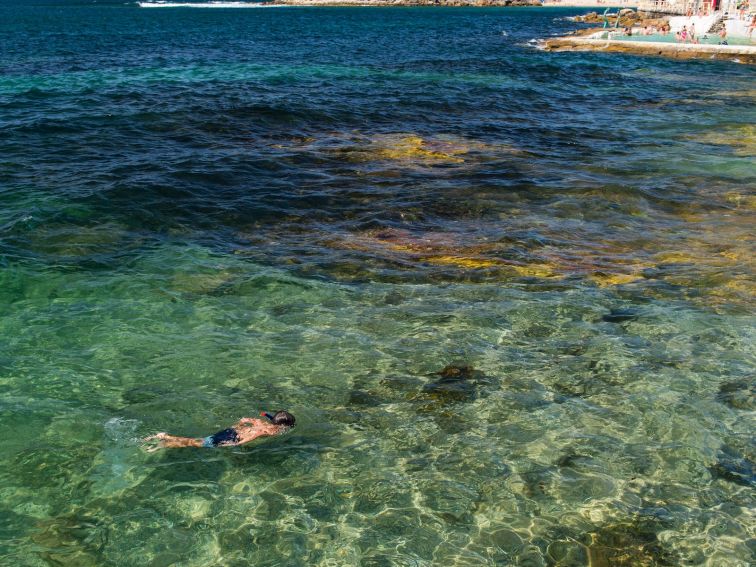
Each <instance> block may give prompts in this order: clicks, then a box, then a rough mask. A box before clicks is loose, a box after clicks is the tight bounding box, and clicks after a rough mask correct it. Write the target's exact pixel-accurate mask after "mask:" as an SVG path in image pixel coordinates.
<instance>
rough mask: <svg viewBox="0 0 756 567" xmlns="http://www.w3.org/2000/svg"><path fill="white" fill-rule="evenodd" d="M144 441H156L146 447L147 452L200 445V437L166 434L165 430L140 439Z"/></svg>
mask: <svg viewBox="0 0 756 567" xmlns="http://www.w3.org/2000/svg"><path fill="white" fill-rule="evenodd" d="M142 441H144V442H145V443H149V442H151V441H157V443H156V444H155V445H154V446H152V447H150V448H149V449H147V452H148V453H152V452H153V451H157V450H158V449H172V448H175V447H202V441H203V440H202V439H196V438H194V437H178V436H177V435H168V434H167V433H165V432H161V433H156V434H155V435H150V436H149V437H145V438H144V439H142Z"/></svg>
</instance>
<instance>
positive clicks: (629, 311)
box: [601, 308, 640, 323]
mask: <svg viewBox="0 0 756 567" xmlns="http://www.w3.org/2000/svg"><path fill="white" fill-rule="evenodd" d="M639 316H640V312H639V311H638V310H637V309H633V308H626V309H612V310H611V311H610V312H609V313H607V314H606V315H604V316H603V317H601V319H602V320H604V321H606V322H607V323H624V322H626V321H634V320H635V319H637V318H638V317H639Z"/></svg>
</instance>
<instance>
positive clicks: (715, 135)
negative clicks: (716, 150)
mask: <svg viewBox="0 0 756 567" xmlns="http://www.w3.org/2000/svg"><path fill="white" fill-rule="evenodd" d="M696 140H697V141H699V142H703V143H705V144H712V145H715V146H730V147H732V148H733V151H734V153H735V155H737V156H742V157H752V156H756V126H755V125H753V124H741V125H738V126H733V127H731V128H725V129H722V130H716V131H712V132H707V133H705V134H702V135H697V136H696Z"/></svg>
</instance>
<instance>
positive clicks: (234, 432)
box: [142, 410, 296, 452]
mask: <svg viewBox="0 0 756 567" xmlns="http://www.w3.org/2000/svg"><path fill="white" fill-rule="evenodd" d="M260 416H261V417H265V418H266V419H267V420H268V421H264V420H262V419H257V418H251V417H243V418H241V419H240V420H239V421H238V422H237V423H235V424H234V425H233V426H232V427H229V428H228V429H224V430H222V431H218V432H217V433H213V434H212V435H208V436H207V437H179V436H178V435H169V434H168V433H165V432H160V433H156V434H155V435H150V436H149V437H145V438H144V439H143V440H142V441H144V442H145V443H147V442H150V441H157V444H156V445H155V446H153V447H150V448H149V449H147V450H148V451H149V452H152V451H157V450H158V449H170V448H175V447H234V446H236V445H244V444H245V443H249V442H250V441H253V440H255V439H257V438H258V437H267V436H273V435H280V434H281V433H285V432H286V431H288V430H289V429H291V428H292V427H294V424H295V423H296V419H295V418H294V416H293V415H291V414H290V413H289V412H287V411H283V410H281V411H277V412H276V413H274V414H270V413H268V412H265V411H264V412H262V413H260Z"/></svg>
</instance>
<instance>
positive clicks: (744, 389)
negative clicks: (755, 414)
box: [717, 378, 756, 411]
mask: <svg viewBox="0 0 756 567" xmlns="http://www.w3.org/2000/svg"><path fill="white" fill-rule="evenodd" d="M717 400H719V401H720V402H722V403H723V404H725V405H728V406H730V407H731V408H734V409H740V410H748V411H753V410H754V409H756V384H754V381H753V379H750V378H745V379H743V380H733V381H731V382H725V383H724V384H722V385H721V386H719V393H718V394H717Z"/></svg>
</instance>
